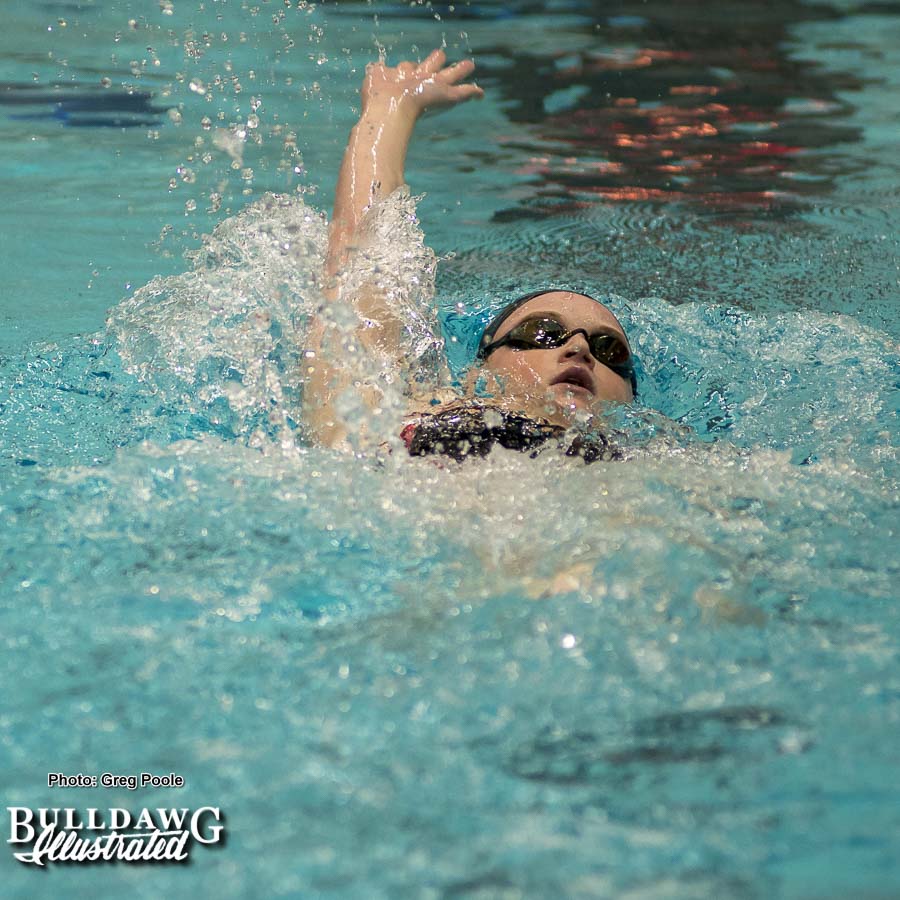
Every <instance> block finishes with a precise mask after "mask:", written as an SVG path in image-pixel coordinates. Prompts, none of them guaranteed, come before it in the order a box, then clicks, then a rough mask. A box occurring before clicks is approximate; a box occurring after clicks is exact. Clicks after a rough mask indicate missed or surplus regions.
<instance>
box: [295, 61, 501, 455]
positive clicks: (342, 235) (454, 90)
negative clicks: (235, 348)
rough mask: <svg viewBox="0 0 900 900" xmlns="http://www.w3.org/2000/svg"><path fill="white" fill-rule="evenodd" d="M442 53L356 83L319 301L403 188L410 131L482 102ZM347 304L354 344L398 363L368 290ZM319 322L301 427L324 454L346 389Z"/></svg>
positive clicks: (341, 433)
mask: <svg viewBox="0 0 900 900" xmlns="http://www.w3.org/2000/svg"><path fill="white" fill-rule="evenodd" d="M445 63H446V56H445V55H444V52H443V50H435V51H434V52H432V53H431V54H430V55H429V56H428V57H427V59H425V60H424V62H421V63H418V64H416V63H412V62H402V63H400V64H399V65H397V66H386V65H384V64H383V63H371V64H369V65H368V66H366V74H365V78H364V80H363V85H362V90H361V95H362V112H361V114H360V118H359V121H358V122H357V123H356V125H355V126H354V127H353V130H352V131H351V132H350V139H349V141H348V143H347V149H346V151H345V152H344V158H343V162H342V163H341V170H340V174H339V176H338V184H337V190H336V192H335V200H334V213H333V215H332V220H331V225H330V227H329V232H328V255H327V259H326V278H327V280H328V286H327V289H326V292H325V293H326V298H327V299H328V300H329V301H334V300H335V298H336V297H338V296H339V294H340V290H341V275H342V272H343V270H344V269H345V267H346V265H347V263H348V261H349V259H350V256H351V253H352V251H353V249H354V248H355V247H356V246H359V245H360V244H361V242H362V240H363V237H364V236H363V235H362V234H361V229H360V225H361V223H362V221H363V218H364V216H365V213H366V211H367V210H368V209H369V207H370V206H371V205H372V204H373V203H375V202H377V201H378V200H381V199H383V198H385V197H387V196H389V195H390V194H391V193H392V192H393V191H395V190H396V189H397V188H398V187H400V186H401V185H402V184H404V183H405V180H404V171H403V170H404V164H405V162H406V151H407V148H408V147H409V142H410V139H411V138H412V133H413V128H414V127H415V124H416V121H417V120H418V118H419V116H421V115H422V113H423V112H425V110H427V109H439V108H442V107H450V106H455V105H456V104H457V103H462V102H463V101H465V100H470V99H473V98H476V97H482V96H483V95H484V92H483V91H482V90H481V88H480V87H478V86H477V85H474V84H460V83H459V82H461V81H462V80H463V79H464V78H466V77H467V76H468V75H470V74H471V73H472V71H473V70H474V68H475V64H474V63H473V62H472V61H471V60H463V61H462V62H458V63H456V64H454V65H452V66H445ZM348 299H350V301H351V302H352V304H353V306H354V307H355V309H356V312H357V313H358V314H359V316H360V318H361V320H362V321H363V323H364V327H363V328H361V329H360V330H359V331H358V333H357V335H356V337H357V340H358V341H359V343H360V344H361V345H362V346H363V347H365V348H366V349H367V350H371V351H374V352H377V353H380V354H386V355H388V356H391V357H393V358H398V357H399V354H400V334H401V329H402V327H403V323H402V322H400V321H398V320H397V318H396V315H395V314H394V313H392V311H391V310H390V309H389V308H388V306H387V305H386V304H385V303H384V300H383V297H382V296H381V293H380V292H379V290H378V288H377V286H376V285H374V284H372V285H368V286H367V287H366V288H365V289H364V290H361V291H358V292H356V293H355V295H354V296H353V297H352V298H348ZM325 331H326V326H325V324H324V322H321V321H320V322H317V323H313V326H312V328H311V332H310V350H311V351H312V353H313V359H312V360H311V365H310V366H309V368H308V379H307V382H306V388H305V392H304V396H305V407H306V419H307V423H308V425H309V427H310V429H311V432H312V435H313V437H314V438H315V439H316V440H317V441H318V442H319V443H322V444H324V445H326V446H332V447H334V446H338V445H340V444H342V443H343V442H344V439H345V437H346V434H347V430H348V429H347V427H346V425H345V423H343V422H342V421H341V416H340V415H339V414H338V413H337V411H336V409H335V404H334V400H335V398H336V397H337V395H338V394H339V393H340V391H342V390H344V389H346V388H347V387H349V386H350V385H351V384H353V383H354V381H355V379H354V373H353V372H350V371H348V370H347V362H348V361H347V360H346V359H341V360H336V359H329V358H328V353H327V350H326V347H325V344H326V341H325ZM375 393H377V391H375V392H373V391H371V390H369V391H368V392H367V391H366V390H365V389H362V390H361V394H362V396H363V397H364V399H365V400H366V402H367V403H369V405H370V406H372V407H374V406H376V405H377V403H378V397H377V396H374V394H375Z"/></svg>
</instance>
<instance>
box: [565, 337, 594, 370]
mask: <svg viewBox="0 0 900 900" xmlns="http://www.w3.org/2000/svg"><path fill="white" fill-rule="evenodd" d="M562 349H563V352H562V355H563V359H583V360H584V361H585V363H587V364H588V365H589V366H590V367H591V368H593V366H594V363H595V362H596V360H595V359H594V356H593V354H592V353H591V348H590V346H589V345H588V342H587V336H586V335H585V334H584V333H583V332H581V331H576V332H575V334H573V335H572V337H570V338H569V339H568V340H567V341H566V342H565V344H563V348H562Z"/></svg>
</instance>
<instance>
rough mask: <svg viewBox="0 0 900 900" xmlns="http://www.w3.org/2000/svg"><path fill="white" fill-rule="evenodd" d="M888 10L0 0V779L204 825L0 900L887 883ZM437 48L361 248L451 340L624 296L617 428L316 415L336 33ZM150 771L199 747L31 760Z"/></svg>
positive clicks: (898, 56)
mask: <svg viewBox="0 0 900 900" xmlns="http://www.w3.org/2000/svg"><path fill="white" fill-rule="evenodd" d="M898 11H900V10H898V9H896V8H895V7H893V6H891V5H889V4H881V5H875V4H872V5H867V6H860V5H856V4H849V3H845V2H841V0H831V2H820V3H816V4H807V3H781V4H778V6H777V9H776V8H774V7H773V6H772V5H770V4H740V5H738V4H731V3H728V4H718V5H717V6H716V8H715V9H710V8H708V7H707V6H706V5H703V6H701V5H700V4H677V5H675V4H664V3H655V2H640V3H639V2H620V3H616V4H612V5H610V4H599V3H596V4H595V3H589V2H580V0H572V2H566V3H556V4H551V5H550V6H547V7H538V6H535V5H532V4H526V3H515V4H502V5H501V4H498V3H492V2H485V3H477V4H475V3H471V4H464V3H460V4H455V5H446V4H435V3H425V4H418V3H417V4H413V5H409V6H407V5H403V4H385V3H379V2H374V3H370V4H362V3H340V4H329V3H324V4H318V5H314V4H308V3H305V2H300V3H298V2H284V3H279V4H275V3H268V2H263V0H259V2H256V3H242V2H229V3H226V2H211V0H205V2H202V3H201V2H200V0H189V2H185V0H174V2H171V3H170V2H161V3H159V4H153V6H152V9H151V8H150V7H149V6H148V5H147V4H141V3H137V2H124V0H122V2H118V0H110V2H107V3H103V2H99V0H98V2H85V3H75V2H72V3H50V2H36V3H33V4H27V5H25V4H18V5H17V8H16V9H15V10H12V11H10V12H9V15H8V19H7V22H6V23H5V28H4V30H3V33H2V35H0V48H2V51H3V52H2V53H0V60H2V62H0V133H2V138H3V142H2V146H3V150H2V153H3V154H4V158H5V166H4V172H5V174H6V177H5V178H4V180H3V183H2V186H0V191H2V198H3V201H4V202H3V203H2V204H0V232H2V248H3V264H4V269H5V272H4V280H3V289H2V291H0V321H2V323H3V325H4V328H3V330H2V334H0V423H2V424H0V473H2V474H0V517H2V518H0V521H2V522H3V529H2V531H0V602H2V608H3V622H4V627H3V641H4V650H5V652H4V653H3V655H2V660H0V672H2V678H3V681H2V684H3V687H4V690H3V701H2V707H0V779H2V781H3V796H4V798H5V800H6V803H5V805H6V806H28V807H32V808H38V807H65V806H73V807H77V808H80V809H84V808H87V807H99V808H103V809H106V808H108V807H114V806H119V807H128V808H134V809H136V808H139V807H144V806H147V807H154V808H155V807H157V806H160V807H170V806H179V807H181V806H185V807H194V808H195V807H198V806H203V805H213V806H219V807H221V809H222V810H223V812H224V814H225V816H226V826H227V842H226V843H225V845H224V846H222V847H217V848H210V849H205V848H202V847H201V848H195V849H194V851H193V852H192V862H191V864H190V865H189V866H165V865H144V866H129V865H122V864H119V865H117V866H109V865H93V866H59V865H56V866H53V865H51V866H49V867H48V869H47V871H38V870H37V869H35V868H33V867H26V866H23V865H21V864H19V863H17V862H15V861H14V860H13V858H12V853H11V851H10V852H8V853H5V854H2V855H0V866H2V880H0V884H2V887H0V894H2V896H4V897H6V896H9V897H19V896H21V897H34V896H47V897H51V896H58V895H60V894H61V893H63V892H68V893H75V894H77V895H79V896H80V895H88V894H91V895H93V896H96V897H107V896H109V897H118V896H121V895H122V894H123V893H124V892H128V893H129V894H131V895H133V896H137V897H145V896H146V897H150V896H157V895H159V894H160V893H161V892H167V893H182V892H188V891H190V892H193V893H197V894H199V895H201V896H205V895H207V894H212V893H215V894H217V895H220V896H222V897H261V896H265V897H269V896H272V897H294V896H296V897H304V898H312V897H341V898H343V897H347V898H354V897H359V898H373V897H384V898H400V897H434V898H442V897H472V898H516V897H518V898H544V897H548V896H554V895H557V896H564V897H584V898H587V897H591V898H593V897H641V898H695V897H696V898H700V897H729V898H731V897H734V898H756V897H760V898H763V897H765V898H768V897H791V898H794V897H796V898H814V897H815V898H822V897H833V898H843V897H849V896H873V897H882V896H883V897H889V896H894V895H896V894H897V893H898V891H900V866H898V864H897V859H898V849H900V790H898V788H897V779H896V773H897V765H896V749H895V748H896V746H897V740H898V737H900V667H898V641H900V614H898V605H897V600H898V591H897V583H898V564H897V553H896V549H895V548H896V544H897V538H896V533H897V527H898V496H897V494H898V480H897V475H898V471H897V462H896V444H897V375H898V354H897V340H898V334H900V314H898V308H900V307H898V299H900V296H898V294H900V292H898V259H900V256H898V238H897V234H898V227H897V226H898V225H900V208H898V200H900V188H898V185H900V177H898V175H900V172H898V169H900V166H898V163H897V160H896V150H895V148H896V143H897V134H898V128H900V122H898V117H897V111H896V101H895V97H896V96H897V89H898V87H900V50H898V48H900V40H898V38H900V16H898V14H897V13H898ZM442 41H443V42H445V43H446V45H447V49H448V54H449V55H450V56H451V57H453V56H462V55H473V56H474V57H475V59H476V62H477V65H478V80H479V83H480V84H482V86H484V88H485V90H486V98H485V99H484V100H483V101H482V102H480V103H478V104H469V105H466V106H463V107H461V108H459V109H457V110H453V111H452V112H450V113H448V114H444V115H441V116H434V117H432V116H428V117H426V118H425V119H423V121H422V122H421V123H420V125H419V128H418V132H417V137H416V141H415V143H414V146H413V148H412V151H411V153H410V157H409V160H408V166H407V174H408V178H409V181H410V183H411V186H412V189H413V192H414V193H415V194H416V195H424V196H422V197H421V199H419V200H418V202H417V204H416V205H415V207H413V206H412V205H411V204H412V201H402V200H400V199H397V198H395V199H394V201H393V202H394V205H393V206H392V207H391V208H390V209H388V210H387V214H388V218H387V219H386V221H387V222H388V223H390V222H394V225H392V226H391V228H392V230H391V232H390V233H391V234H392V235H394V237H395V239H394V240H392V241H391V242H388V243H389V246H386V247H385V253H386V254H387V256H386V259H387V261H388V262H387V265H389V266H393V267H396V268H398V269H399V270H402V272H403V273H404V277H406V278H407V279H408V280H411V281H412V280H415V283H416V287H415V290H414V291H413V293H414V294H415V295H416V297H415V299H417V301H418V302H419V303H430V304H431V305H432V306H433V307H434V309H435V310H436V311H437V314H438V318H439V319H440V323H441V328H442V333H443V337H444V340H445V342H446V348H447V356H448V359H449V362H450V367H451V370H452V373H453V374H454V375H455V376H459V375H460V374H461V373H462V372H463V371H464V370H465V367H466V365H467V364H468V362H469V361H470V360H471V358H472V355H473V352H474V344H475V342H476V341H477V337H478V328H479V323H481V322H483V321H484V320H485V316H486V315H488V311H489V310H491V309H494V308H497V307H499V306H500V305H501V304H502V303H503V302H504V301H505V300H506V299H508V298H510V297H512V296H515V294H517V293H521V292H524V291H526V290H530V289H533V288H534V287H535V286H539V285H544V284H555V285H568V286H571V287H579V288H581V289H583V290H587V291H588V292H590V293H593V294H594V295H596V296H602V297H603V298H605V299H607V300H608V302H609V304H610V306H611V307H612V308H613V309H614V310H615V312H616V313H617V314H618V315H619V317H620V319H621V320H622V322H623V324H624V325H625V327H626V330H627V332H628V334H629V335H630V336H631V338H632V342H633V344H634V345H635V349H636V351H637V354H638V357H639V360H640V372H639V384H640V403H639V404H637V405H636V407H635V408H634V409H631V410H625V411H620V412H619V413H617V414H616V415H615V419H616V421H615V424H616V426H617V427H619V428H621V429H623V430H624V431H626V432H627V433H628V434H629V435H630V439H629V444H628V453H627V459H626V460H624V461H622V462H616V463H602V462H601V463H596V464H594V465H591V466H584V465H581V464H580V463H577V461H573V460H570V459H565V458H559V457H556V456H554V455H552V454H545V455H542V456H540V457H539V458H538V459H536V460H531V459H527V458H524V457H522V456H521V455H518V454H515V453H508V452H502V451H498V452H495V453H494V454H492V455H491V456H490V457H489V458H488V459H487V460H485V461H483V462H478V463H473V464H466V465H463V466H456V465H451V466H446V467H437V466H435V465H433V464H432V463H431V462H429V461H428V460H411V459H408V458H406V457H404V456H403V455H402V454H399V453H394V454H391V455H387V454H384V453H382V452H378V451H377V450H376V449H374V448H372V447H370V446H368V445H367V444H366V443H365V442H360V443H359V444H358V447H357V450H358V452H357V453H356V454H355V455H354V454H341V453H337V452H333V451H327V450H322V449H319V448H316V447H312V446H309V444H308V443H307V442H306V441H305V440H304V435H303V423H302V409H301V391H302V377H301V375H300V374H298V373H301V372H302V366H303V362H302V360H303V353H302V351H303V338H304V325H305V322H306V317H307V314H308V313H309V311H310V308H311V305H314V298H315V296H316V293H315V292H316V284H317V282H316V278H317V274H316V266H317V262H318V261H320V259H321V253H322V249H323V242H324V228H325V216H326V215H327V213H328V211H329V209H330V197H331V194H332V192H333V189H334V184H335V180H336V175H337V171H336V170H337V163H338V159H339V156H340V153H341V151H342V148H343V143H344V141H345V139H346V135H347V132H348V131H349V128H350V127H351V125H352V123H353V119H354V107H355V106H356V104H357V96H358V95H357V89H358V84H359V81H360V79H361V73H362V69H363V66H364V65H365V63H366V62H368V61H369V60H371V59H373V58H375V57H376V56H377V54H378V51H379V47H381V48H384V49H385V50H386V52H387V54H388V58H389V61H391V62H394V61H397V60H399V59H402V58H407V57H416V56H419V55H424V54H425V53H426V52H427V51H428V50H430V49H431V48H432V47H434V46H437V45H439V44H441V43H442ZM413 208H414V209H415V215H417V216H418V223H417V222H416V220H415V217H414V215H413ZM391 216H393V217H394V218H393V219H392V218H390V217H391ZM420 227H421V230H420ZM422 230H423V231H424V234H425V237H426V239H427V242H428V244H429V245H430V246H431V247H433V248H434V250H435V252H436V253H437V254H438V257H439V258H440V261H439V265H438V269H437V275H436V284H435V286H434V296H433V298H431V295H430V290H429V277H430V276H429V274H428V272H427V271H426V269H427V266H428V260H429V256H428V254H427V252H426V251H424V250H423V249H422V247H421V245H420V241H421V231H422ZM204 235H206V237H204ZM392 414H393V413H392V412H391V410H388V411H387V413H386V415H388V416H390V415H392ZM141 771H152V772H157V773H168V772H175V773H177V774H180V775H181V776H183V777H184V778H185V781H186V785H185V787H184V788H183V789H171V788H170V789H164V788H158V789H152V790H151V789H145V790H142V791H138V792H135V793H132V792H129V791H128V790H126V789H104V788H96V789H88V788H80V789H76V788H71V789H61V788H52V789H51V788H48V787H47V773H48V772H64V773H68V774H75V773H78V772H83V773H101V772H113V773H121V774H128V773H134V772H141ZM8 846H9V845H8Z"/></svg>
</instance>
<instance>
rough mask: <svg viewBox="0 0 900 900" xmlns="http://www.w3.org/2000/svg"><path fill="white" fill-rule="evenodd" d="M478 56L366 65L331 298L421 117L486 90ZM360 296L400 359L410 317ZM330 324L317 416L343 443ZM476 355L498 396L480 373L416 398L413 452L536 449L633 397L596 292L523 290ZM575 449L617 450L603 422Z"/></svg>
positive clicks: (396, 175) (340, 198)
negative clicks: (447, 390) (462, 385)
mask: <svg viewBox="0 0 900 900" xmlns="http://www.w3.org/2000/svg"><path fill="white" fill-rule="evenodd" d="M474 68H475V64H474V62H473V61H471V60H463V61H461V62H457V63H455V64H453V65H449V66H448V65H446V57H445V54H444V52H443V51H442V50H435V51H433V52H432V53H431V54H430V55H429V56H428V57H427V58H426V59H425V60H424V61H423V62H421V63H418V64H417V63H413V62H401V63H400V64H399V65H397V66H387V65H385V64H384V63H372V64H369V65H368V66H367V67H366V73H365V78H364V80H363V85H362V90H361V99H362V108H361V114H360V119H359V121H358V122H357V124H356V125H355V126H354V128H353V130H352V132H351V134H350V139H349V141H348V144H347V149H346V151H345V153H344V157H343V162H342V164H341V169H340V174H339V177H338V184H337V190H336V194H335V203H334V214H333V216H332V220H331V225H330V228H329V236H328V238H329V242H328V255H327V260H326V276H327V278H328V279H330V282H329V283H330V289H329V293H328V294H327V296H329V297H330V298H332V299H333V298H334V297H336V296H337V295H338V294H339V291H340V280H341V273H342V271H343V270H344V268H345V266H346V265H347V262H348V259H349V258H350V255H351V253H352V252H353V250H354V248H355V247H356V246H357V245H358V243H359V242H360V241H361V234H360V226H361V223H362V221H363V218H364V216H365V214H366V212H367V211H368V210H369V208H370V207H371V206H372V205H373V204H374V203H377V202H378V201H381V200H384V199H385V198H387V197H388V196H390V194H391V193H393V192H394V191H395V190H396V189H397V188H399V187H401V186H403V185H404V184H405V176H404V165H405V160H406V152H407V148H408V147H409V142H410V140H411V138H412V134H413V129H414V126H415V124H416V121H417V120H418V119H419V117H420V116H421V115H422V114H423V113H424V112H426V111H430V110H435V109H441V108H448V107H452V106H456V105H457V104H460V103H464V102H466V101H467V100H473V99H480V98H482V97H483V96H484V91H483V90H482V89H481V88H480V87H478V86H477V85H476V84H473V83H467V82H466V81H465V79H466V78H467V77H468V76H470V75H471V74H472V72H473V71H474ZM353 302H354V306H355V308H356V311H357V313H358V314H359V316H360V318H361V320H362V321H363V322H364V323H365V327H364V328H361V329H360V330H359V332H358V338H359V340H360V343H361V344H362V345H363V346H365V347H366V348H367V350H370V351H372V352H373V353H375V354H380V355H381V356H382V357H384V356H388V357H390V356H393V357H394V358H395V359H399V357H400V356H401V351H400V335H401V333H402V328H403V323H402V322H400V321H398V320H397V317H396V315H395V314H393V313H392V311H391V310H390V308H389V307H388V306H387V304H386V303H384V301H383V300H382V299H381V298H380V297H379V296H378V292H377V290H375V289H371V290H368V291H363V292H360V295H359V296H356V297H354V299H353ZM322 336H323V325H322V324H321V323H319V324H314V325H313V329H312V333H311V346H312V348H313V356H314V363H313V365H311V367H310V377H309V380H308V382H307V388H306V395H307V397H308V400H307V418H308V421H309V425H310V428H311V430H312V433H313V436H314V437H315V439H316V440H317V441H318V442H319V443H321V444H324V445H326V446H332V447H335V446H340V445H342V444H344V442H345V440H346V435H347V431H348V429H347V426H346V424H344V423H343V422H342V421H341V417H340V415H339V414H338V413H337V412H336V409H335V403H334V400H335V397H336V396H337V394H338V393H339V392H340V391H341V390H344V389H346V388H347V387H348V386H349V385H350V383H352V382H353V378H352V375H348V373H346V372H341V371H340V367H339V366H337V365H333V364H330V363H329V362H328V361H327V354H325V353H324V352H322ZM475 363H476V365H475V371H476V372H477V373H478V374H480V375H481V376H482V378H483V380H484V379H486V380H487V382H488V384H489V393H490V394H491V396H492V398H493V399H491V400H490V401H489V402H486V401H485V400H484V399H483V398H482V399H478V400H476V398H475V396H474V390H473V388H474V379H470V384H469V388H470V389H469V391H468V393H467V394H466V395H461V396H459V397H456V398H454V399H453V400H451V401H450V402H449V403H448V402H443V403H440V404H436V403H435V400H434V399H433V398H425V399H424V400H423V401H422V402H420V403H418V404H416V403H412V404H411V406H410V409H409V414H408V417H407V421H406V425H405V427H404V428H403V432H402V434H401V437H402V438H403V441H404V443H405V444H406V446H407V449H408V450H409V452H410V454H412V455H425V454H430V453H442V454H445V455H448V456H451V457H453V458H456V459H462V458H464V457H466V456H470V455H477V456H484V455H485V454H486V453H487V452H488V451H489V450H490V449H491V447H492V446H493V445H494V444H498V443H499V444H500V445H502V446H505V447H509V448H511V449H517V450H522V451H526V452H530V453H532V454H535V453H536V452H537V451H538V449H540V448H541V446H542V445H544V444H546V443H548V442H551V443H552V441H551V439H557V442H558V441H559V440H561V439H562V438H563V436H564V435H565V434H566V433H567V430H568V429H569V428H570V427H571V426H572V425H573V423H575V422H576V420H583V419H584V418H585V417H586V416H590V415H592V414H599V413H601V412H602V411H603V409H604V408H606V407H608V405H609V404H615V403H630V402H631V401H632V400H633V399H634V397H635V389H636V381H635V376H634V367H633V362H632V354H631V348H630V345H629V343H628V338H627V337H626V336H625V332H624V330H623V328H622V326H621V324H620V323H619V321H618V320H617V319H616V317H615V316H614V315H613V314H612V312H611V311H610V310H609V309H607V308H606V307H605V306H604V305H603V304H602V303H600V302H599V301H597V300H595V299H593V298H592V297H590V296H588V295H587V294H579V293H574V292H571V291H563V290H555V289H553V288H546V289H543V290H537V291H534V292H532V293H529V294H527V295H525V296H524V297H521V298H519V299H518V300H516V301H514V302H513V303H511V304H510V305H508V306H507V307H506V308H505V309H503V310H501V311H500V313H499V314H498V315H497V316H496V317H495V318H494V319H493V321H492V322H490V323H489V324H488V326H487V328H486V329H485V331H484V333H483V335H482V337H481V341H480V344H479V348H478V353H477V357H476V361H475ZM354 386H355V387H358V385H357V384H354ZM366 399H367V402H369V403H370V405H372V406H373V407H375V406H376V405H377V403H378V399H379V398H378V396H377V390H373V389H372V388H369V389H368V392H367V394H366ZM444 399H446V398H444ZM566 452H567V453H568V454H569V455H579V456H582V457H583V458H584V459H585V461H587V462H591V461H593V460H594V459H601V458H606V459H610V458H616V457H617V455H618V454H617V451H616V450H615V448H614V447H613V446H612V445H610V443H609V442H608V441H607V440H606V439H605V438H604V437H603V436H602V435H597V434H594V435H593V436H592V437H591V438H589V439H588V438H585V437H584V436H581V437H580V438H576V440H575V441H573V442H570V443H569V444H568V445H567V448H566Z"/></svg>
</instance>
